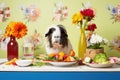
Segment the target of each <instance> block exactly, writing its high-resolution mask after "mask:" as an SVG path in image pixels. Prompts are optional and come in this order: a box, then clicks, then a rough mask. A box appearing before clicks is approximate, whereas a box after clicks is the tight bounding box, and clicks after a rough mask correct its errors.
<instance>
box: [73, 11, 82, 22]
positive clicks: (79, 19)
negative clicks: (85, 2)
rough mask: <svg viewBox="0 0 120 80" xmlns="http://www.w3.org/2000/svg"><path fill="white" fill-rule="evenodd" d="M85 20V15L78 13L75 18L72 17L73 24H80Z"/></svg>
mask: <svg viewBox="0 0 120 80" xmlns="http://www.w3.org/2000/svg"><path fill="white" fill-rule="evenodd" d="M82 20H83V15H82V14H81V13H80V12H78V13H75V14H74V15H73V16H72V23H73V24H78V22H80V21H82Z"/></svg>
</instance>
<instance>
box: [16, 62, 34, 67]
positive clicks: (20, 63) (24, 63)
mask: <svg viewBox="0 0 120 80" xmlns="http://www.w3.org/2000/svg"><path fill="white" fill-rule="evenodd" d="M16 64H17V65H18V66H21V67H25V66H29V65H30V64H32V60H16Z"/></svg>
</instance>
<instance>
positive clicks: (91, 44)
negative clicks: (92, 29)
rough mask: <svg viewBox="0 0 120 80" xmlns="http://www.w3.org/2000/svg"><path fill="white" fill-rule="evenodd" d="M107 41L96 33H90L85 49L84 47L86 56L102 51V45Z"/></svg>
mask: <svg viewBox="0 0 120 80" xmlns="http://www.w3.org/2000/svg"><path fill="white" fill-rule="evenodd" d="M107 43H108V40H107V39H105V38H102V37H101V36H100V35H98V34H92V36H91V37H90V39H89V40H88V44H87V49H86V55H85V57H86V56H88V57H90V58H94V56H95V55H96V54H98V53H104V48H103V46H104V45H106V44H107Z"/></svg>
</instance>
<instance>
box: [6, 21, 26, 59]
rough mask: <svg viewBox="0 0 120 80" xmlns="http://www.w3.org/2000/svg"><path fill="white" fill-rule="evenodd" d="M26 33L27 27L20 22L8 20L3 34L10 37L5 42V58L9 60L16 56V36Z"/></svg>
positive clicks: (19, 36) (20, 36)
mask: <svg viewBox="0 0 120 80" xmlns="http://www.w3.org/2000/svg"><path fill="white" fill-rule="evenodd" d="M26 34H27V27H26V25H25V24H24V23H22V22H10V23H9V24H8V25H7V27H6V31H5V36H7V37H10V41H9V42H8V44H7V58H8V60H11V59H13V58H18V43H17V41H16V38H18V39H19V38H22V37H23V36H25V35H26Z"/></svg>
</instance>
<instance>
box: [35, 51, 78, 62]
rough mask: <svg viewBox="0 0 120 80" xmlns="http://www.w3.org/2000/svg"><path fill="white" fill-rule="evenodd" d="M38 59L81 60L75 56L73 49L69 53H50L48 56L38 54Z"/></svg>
mask: <svg viewBox="0 0 120 80" xmlns="http://www.w3.org/2000/svg"><path fill="white" fill-rule="evenodd" d="M37 59H39V60H43V61H57V62H72V61H77V60H79V58H78V57H76V56H75V52H74V51H73V50H71V51H70V53H69V54H66V53H64V52H59V53H50V54H48V55H46V56H37Z"/></svg>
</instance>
